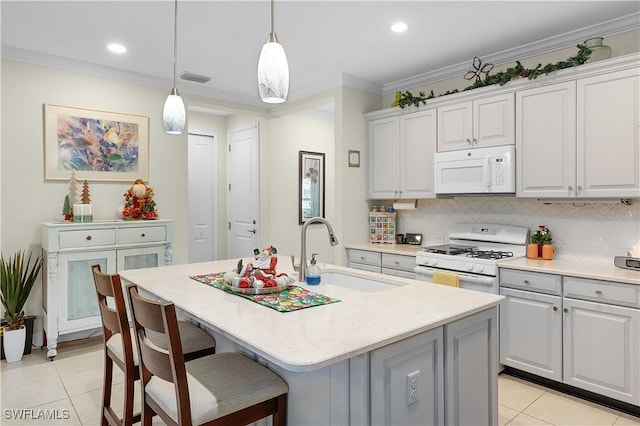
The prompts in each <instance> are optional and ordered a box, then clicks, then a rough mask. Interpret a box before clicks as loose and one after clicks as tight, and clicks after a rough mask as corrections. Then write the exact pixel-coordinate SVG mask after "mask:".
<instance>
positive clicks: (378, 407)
mask: <svg viewBox="0 0 640 426" xmlns="http://www.w3.org/2000/svg"><path fill="white" fill-rule="evenodd" d="M443 369H444V367H443V347H442V328H438V329H435V330H432V331H428V332H426V333H423V334H419V335H417V336H415V337H411V338H409V339H406V340H402V341H400V342H398V343H395V344H392V345H389V346H385V347H383V348H380V349H376V350H375V351H372V352H371V377H370V380H371V424H372V425H441V424H444V383H443Z"/></svg>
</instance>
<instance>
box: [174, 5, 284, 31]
mask: <svg viewBox="0 0 640 426" xmlns="http://www.w3.org/2000/svg"><path fill="white" fill-rule="evenodd" d="M176 1H177V0H176ZM274 2H275V0H271V32H272V33H273V9H274V7H273V4H274Z"/></svg>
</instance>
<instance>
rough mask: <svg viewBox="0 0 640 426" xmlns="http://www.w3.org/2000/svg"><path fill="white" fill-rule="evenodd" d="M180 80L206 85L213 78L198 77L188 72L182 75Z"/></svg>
mask: <svg viewBox="0 0 640 426" xmlns="http://www.w3.org/2000/svg"><path fill="white" fill-rule="evenodd" d="M180 78H181V79H182V80H187V81H195V82H196V83H206V82H207V81H209V80H211V77H207V76H206V75H198V74H194V73H192V72H188V71H185V72H183V73H182V74H180Z"/></svg>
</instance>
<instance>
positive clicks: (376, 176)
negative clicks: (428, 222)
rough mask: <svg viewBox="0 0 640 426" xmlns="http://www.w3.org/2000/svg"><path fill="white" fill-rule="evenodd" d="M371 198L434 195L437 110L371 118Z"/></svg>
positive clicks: (426, 196)
mask: <svg viewBox="0 0 640 426" xmlns="http://www.w3.org/2000/svg"><path fill="white" fill-rule="evenodd" d="M368 132H369V133H368V140H369V164H368V165H369V170H368V174H369V198H370V199H387V200H388V199H401V198H434V197H435V192H434V190H433V154H434V153H435V147H436V111H435V109H431V110H426V111H419V112H414V113H410V114H406V115H400V116H393V117H387V118H380V119H375V120H371V121H369V125H368Z"/></svg>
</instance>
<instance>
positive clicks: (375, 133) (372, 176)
mask: <svg viewBox="0 0 640 426" xmlns="http://www.w3.org/2000/svg"><path fill="white" fill-rule="evenodd" d="M399 121H400V120H399V118H398V117H390V118H383V119H380V120H373V121H370V122H369V127H368V132H369V133H368V140H369V152H368V154H369V156H368V157H369V161H368V166H369V170H368V175H369V198H370V199H387V200H388V199H393V198H398V190H399V188H400V182H399V174H398V166H399V161H398V158H399V157H398V156H399V144H400V128H399Z"/></svg>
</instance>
